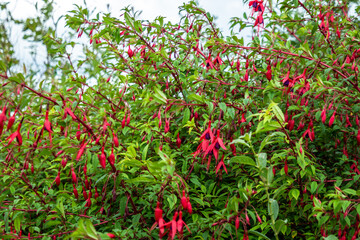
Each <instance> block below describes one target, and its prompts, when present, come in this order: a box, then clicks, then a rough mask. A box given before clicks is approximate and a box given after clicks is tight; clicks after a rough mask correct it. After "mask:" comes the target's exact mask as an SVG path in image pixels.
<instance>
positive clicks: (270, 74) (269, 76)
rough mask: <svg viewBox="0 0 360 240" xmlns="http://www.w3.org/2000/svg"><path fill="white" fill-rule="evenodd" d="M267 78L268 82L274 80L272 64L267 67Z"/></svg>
mask: <svg viewBox="0 0 360 240" xmlns="http://www.w3.org/2000/svg"><path fill="white" fill-rule="evenodd" d="M266 78H267V80H269V81H270V80H271V78H272V73H271V65H270V64H269V65H268V66H267V72H266Z"/></svg>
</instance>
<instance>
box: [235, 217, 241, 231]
mask: <svg viewBox="0 0 360 240" xmlns="http://www.w3.org/2000/svg"><path fill="white" fill-rule="evenodd" d="M239 227H240V219H239V216H236V218H235V228H236V230H237V229H239Z"/></svg>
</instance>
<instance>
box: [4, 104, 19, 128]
mask: <svg viewBox="0 0 360 240" xmlns="http://www.w3.org/2000/svg"><path fill="white" fill-rule="evenodd" d="M16 113H17V109H15V112H14V114H13V115H12V116H11V117H10V118H9V121H8V125H7V129H6V130H7V131H9V129H10V128H11V127H12V125H13V124H14V122H15V114H16Z"/></svg>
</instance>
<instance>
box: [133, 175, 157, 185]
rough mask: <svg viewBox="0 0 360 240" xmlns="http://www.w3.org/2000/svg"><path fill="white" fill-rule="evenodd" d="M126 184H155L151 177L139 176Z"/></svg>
mask: <svg viewBox="0 0 360 240" xmlns="http://www.w3.org/2000/svg"><path fill="white" fill-rule="evenodd" d="M127 182H128V183H154V182H156V181H155V179H154V178H153V177H152V176H141V177H136V178H133V179H129V180H127Z"/></svg>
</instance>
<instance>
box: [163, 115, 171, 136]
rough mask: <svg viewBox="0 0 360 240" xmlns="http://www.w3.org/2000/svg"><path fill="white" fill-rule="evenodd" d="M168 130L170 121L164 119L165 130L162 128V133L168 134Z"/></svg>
mask: <svg viewBox="0 0 360 240" xmlns="http://www.w3.org/2000/svg"><path fill="white" fill-rule="evenodd" d="M169 130H170V121H169V119H166V118H165V128H164V133H168V132H169Z"/></svg>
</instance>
